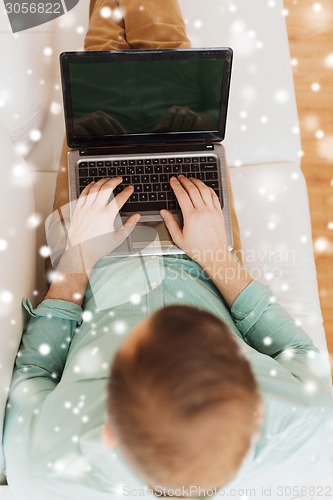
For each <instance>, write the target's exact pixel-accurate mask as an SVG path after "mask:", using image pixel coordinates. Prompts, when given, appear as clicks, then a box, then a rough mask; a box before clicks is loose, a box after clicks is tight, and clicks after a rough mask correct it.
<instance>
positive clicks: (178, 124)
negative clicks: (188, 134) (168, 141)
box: [171, 108, 186, 132]
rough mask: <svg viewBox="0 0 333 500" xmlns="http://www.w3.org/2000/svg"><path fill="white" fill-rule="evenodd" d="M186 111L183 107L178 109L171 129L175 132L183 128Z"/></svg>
mask: <svg viewBox="0 0 333 500" xmlns="http://www.w3.org/2000/svg"><path fill="white" fill-rule="evenodd" d="M185 114H186V111H185V110H184V109H182V108H180V109H178V110H177V112H176V113H175V114H174V116H173V120H172V124H171V130H172V131H173V132H175V131H178V130H182V124H183V121H184V118H185Z"/></svg>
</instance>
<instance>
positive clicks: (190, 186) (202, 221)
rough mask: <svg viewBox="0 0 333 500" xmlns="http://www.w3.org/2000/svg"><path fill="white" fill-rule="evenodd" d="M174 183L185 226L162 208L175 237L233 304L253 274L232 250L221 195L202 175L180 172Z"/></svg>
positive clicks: (166, 221) (229, 303) (172, 179)
mask: <svg viewBox="0 0 333 500" xmlns="http://www.w3.org/2000/svg"><path fill="white" fill-rule="evenodd" d="M170 183H171V187H172V189H173V191H174V193H175V195H176V197H177V200H178V203H179V206H180V208H181V210H182V213H183V221H184V224H183V228H181V227H180V226H179V224H178V222H177V221H176V219H175V218H174V216H173V215H172V213H171V212H169V211H167V210H161V212H160V213H161V215H162V217H163V218H164V221H165V224H166V226H167V228H168V230H169V232H170V235H171V238H172V239H173V241H174V242H175V243H176V245H178V246H179V248H181V249H182V250H184V252H186V253H187V255H188V256H189V257H191V259H193V260H194V261H196V262H197V263H198V264H199V265H200V266H201V267H202V268H203V269H204V270H205V271H206V273H207V274H208V275H209V277H210V278H211V279H212V281H213V282H214V283H215V285H216V287H217V288H218V289H219V290H220V292H221V294H222V296H223V297H224V299H225V301H226V303H227V304H228V305H229V307H231V306H232V304H233V302H234V300H235V299H236V298H237V297H238V295H239V294H240V293H241V292H242V291H243V290H244V288H246V287H247V286H248V285H249V284H250V283H251V281H252V278H251V276H250V275H249V274H248V273H247V271H246V269H245V268H243V267H242V266H241V265H240V264H239V262H238V261H237V259H236V258H235V257H234V255H233V254H232V253H231V252H229V250H228V244H227V235H226V229H225V223H224V216H223V212H222V208H221V205H220V202H219V199H218V197H217V196H216V194H215V192H214V191H213V190H212V189H211V188H210V187H208V186H206V185H205V184H204V183H203V182H201V181H200V180H198V179H194V178H189V179H188V178H186V177H184V176H182V175H180V176H179V177H178V179H176V178H175V177H172V178H171V179H170Z"/></svg>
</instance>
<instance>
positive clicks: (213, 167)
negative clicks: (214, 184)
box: [200, 163, 216, 170]
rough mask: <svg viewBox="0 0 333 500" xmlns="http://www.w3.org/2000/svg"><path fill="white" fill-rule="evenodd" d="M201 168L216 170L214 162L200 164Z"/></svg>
mask: <svg viewBox="0 0 333 500" xmlns="http://www.w3.org/2000/svg"><path fill="white" fill-rule="evenodd" d="M200 169H201V170H216V164H214V163H205V164H204V165H200Z"/></svg>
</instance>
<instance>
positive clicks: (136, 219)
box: [135, 214, 141, 222]
mask: <svg viewBox="0 0 333 500" xmlns="http://www.w3.org/2000/svg"><path fill="white" fill-rule="evenodd" d="M140 219H141V215H140V214H138V215H137V216H136V217H135V222H139V220H140Z"/></svg>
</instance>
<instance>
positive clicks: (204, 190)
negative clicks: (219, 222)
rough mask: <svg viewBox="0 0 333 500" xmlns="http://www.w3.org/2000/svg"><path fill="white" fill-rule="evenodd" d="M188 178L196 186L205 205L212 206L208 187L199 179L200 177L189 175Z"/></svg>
mask: <svg viewBox="0 0 333 500" xmlns="http://www.w3.org/2000/svg"><path fill="white" fill-rule="evenodd" d="M189 180H190V181H191V182H192V183H193V184H194V185H195V186H196V187H197V189H198V191H199V193H200V195H201V198H202V200H203V202H204V203H205V204H206V205H209V206H212V205H213V200H212V195H211V192H210V188H209V187H208V186H206V184H204V183H203V182H202V181H200V179H195V178H194V177H190V178H189ZM214 194H215V193H214Z"/></svg>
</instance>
